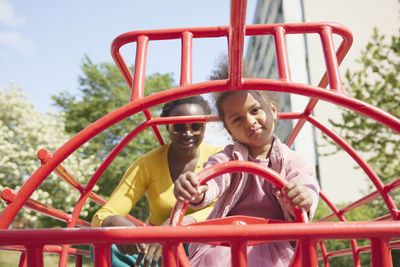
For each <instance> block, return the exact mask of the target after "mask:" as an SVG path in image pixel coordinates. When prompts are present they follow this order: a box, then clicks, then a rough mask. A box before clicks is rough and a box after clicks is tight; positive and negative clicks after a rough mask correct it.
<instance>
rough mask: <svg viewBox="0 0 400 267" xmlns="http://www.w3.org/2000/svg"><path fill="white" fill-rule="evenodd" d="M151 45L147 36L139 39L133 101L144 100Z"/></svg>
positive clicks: (141, 36)
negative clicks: (147, 57) (148, 49)
mask: <svg viewBox="0 0 400 267" xmlns="http://www.w3.org/2000/svg"><path fill="white" fill-rule="evenodd" d="M148 44H149V38H148V37H147V36H145V35H140V36H139V37H138V38H137V48H136V61H135V70H134V72H135V78H134V80H133V81H134V82H133V84H131V86H132V87H131V88H132V97H131V101H133V100H134V99H137V98H142V97H143V96H144V94H143V93H144V80H145V74H146V55H147V47H148Z"/></svg>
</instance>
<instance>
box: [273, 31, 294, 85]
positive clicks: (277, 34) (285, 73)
mask: <svg viewBox="0 0 400 267" xmlns="http://www.w3.org/2000/svg"><path fill="white" fill-rule="evenodd" d="M285 33H286V31H285V28H284V27H276V28H274V40H275V49H276V60H277V65H278V73H279V79H281V80H284V81H287V82H290V81H291V75H290V66H289V57H288V54H287V46H286V40H285Z"/></svg>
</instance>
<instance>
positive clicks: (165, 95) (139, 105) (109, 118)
mask: <svg viewBox="0 0 400 267" xmlns="http://www.w3.org/2000/svg"><path fill="white" fill-rule="evenodd" d="M226 84H227V82H226V80H216V81H209V82H204V83H200V84H196V85H188V86H185V90H182V89H181V88H174V89H169V90H165V91H162V92H158V93H156V94H153V95H149V96H147V97H145V98H142V99H137V100H134V101H132V102H130V103H129V104H127V105H125V106H123V107H121V108H118V109H117V110H115V111H113V112H111V113H109V114H107V115H106V116H104V117H102V118H101V119H99V120H97V121H96V122H94V123H93V124H91V125H89V126H88V127H87V128H85V129H84V130H82V131H81V132H79V133H78V134H76V135H75V136H74V137H73V138H71V139H70V140H69V141H68V142H67V143H65V144H64V145H63V146H62V147H61V148H60V149H59V150H57V151H56V152H55V153H54V155H53V158H52V159H51V160H50V161H49V163H48V164H46V165H44V166H41V167H40V168H39V169H38V170H37V171H36V172H35V173H34V174H33V175H32V178H34V179H29V181H27V182H26V183H25V184H24V185H23V186H22V188H21V190H20V191H19V193H21V196H22V197H21V198H18V199H17V200H16V201H15V202H13V203H12V204H10V205H9V206H7V207H6V209H5V210H4V211H3V213H2V214H1V215H0V228H7V227H8V225H9V224H10V222H11V221H12V219H13V218H14V217H15V214H16V213H17V212H18V210H19V209H20V208H21V207H22V205H23V202H25V200H26V199H27V198H29V196H30V195H31V194H32V192H33V191H34V190H35V189H36V188H37V186H38V185H39V184H40V183H41V182H42V181H43V179H45V178H46V177H47V175H49V174H50V172H51V171H52V170H54V169H55V168H56V166H57V165H59V164H60V163H61V162H62V161H63V160H64V159H65V158H66V157H68V156H69V155H70V154H71V153H72V152H73V151H75V150H76V149H77V148H78V147H80V146H81V145H83V144H84V143H85V142H87V141H88V140H90V139H91V138H92V137H94V136H95V135H97V134H98V133H99V132H101V131H103V130H105V129H107V128H108V127H110V126H111V125H113V124H115V123H117V122H119V121H120V120H122V119H124V118H126V117H128V116H130V115H132V114H135V113H137V112H140V111H142V110H143V109H146V108H149V107H151V106H154V105H158V104H161V103H163V102H167V101H171V100H174V99H177V98H182V97H187V96H190V95H195V94H202V93H209V92H212V91H224V90H227V87H226ZM242 89H243V90H269V91H280V92H290V93H295V94H300V95H304V96H313V97H317V98H319V99H322V100H325V101H328V102H332V103H334V104H337V105H340V106H343V107H346V108H350V109H352V110H354V111H356V112H359V113H361V114H364V115H366V116H368V117H370V118H372V119H374V120H377V121H379V122H381V123H382V124H383V125H386V126H388V127H389V128H391V129H393V130H394V131H396V132H398V133H400V120H399V119H398V118H396V117H394V116H393V115H391V114H389V113H387V112H385V111H383V110H380V109H379V108H376V107H373V106H372V105H370V104H367V103H364V102H362V101H360V100H357V99H353V98H350V97H347V96H345V95H339V94H336V93H332V92H330V91H327V90H321V89H319V88H314V87H312V86H309V85H304V84H296V83H285V82H282V81H276V80H268V79H244V83H243V85H242Z"/></svg>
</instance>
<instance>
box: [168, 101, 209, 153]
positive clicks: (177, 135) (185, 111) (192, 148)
mask: <svg viewBox="0 0 400 267" xmlns="http://www.w3.org/2000/svg"><path fill="white" fill-rule="evenodd" d="M204 114H205V112H204V110H203V108H202V107H201V106H200V105H198V104H181V105H178V106H176V107H175V108H174V109H173V110H171V112H170V114H169V116H171V117H175V116H199V115H204ZM205 129H206V126H205V124H202V123H187V124H183V125H176V127H175V126H174V125H172V124H171V125H168V132H169V135H170V137H171V145H172V146H173V147H174V149H177V150H179V151H181V152H183V153H188V154H189V153H194V152H196V150H197V149H198V147H199V145H200V144H201V142H202V141H203V138H204V132H205Z"/></svg>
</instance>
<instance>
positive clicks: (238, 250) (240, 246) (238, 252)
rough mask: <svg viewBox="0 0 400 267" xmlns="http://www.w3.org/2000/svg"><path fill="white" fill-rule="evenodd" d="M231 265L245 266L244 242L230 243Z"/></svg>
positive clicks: (235, 266) (245, 248)
mask: <svg viewBox="0 0 400 267" xmlns="http://www.w3.org/2000/svg"><path fill="white" fill-rule="evenodd" d="M231 258H232V267H246V266H247V245H246V242H232V243H231Z"/></svg>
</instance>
